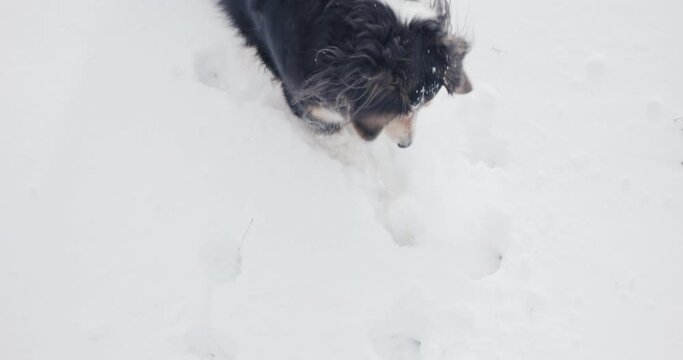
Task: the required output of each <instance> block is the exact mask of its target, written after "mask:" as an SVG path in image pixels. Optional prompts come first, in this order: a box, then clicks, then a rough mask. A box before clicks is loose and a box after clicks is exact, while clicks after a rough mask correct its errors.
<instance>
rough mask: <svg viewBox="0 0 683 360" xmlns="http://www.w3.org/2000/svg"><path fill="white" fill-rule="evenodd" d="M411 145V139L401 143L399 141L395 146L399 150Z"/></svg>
mask: <svg viewBox="0 0 683 360" xmlns="http://www.w3.org/2000/svg"><path fill="white" fill-rule="evenodd" d="M412 144H413V140H412V139H406V140H401V141H399V142H398V143H397V144H396V145H398V147H400V148H401V149H405V148H407V147H409V146H410V145H412Z"/></svg>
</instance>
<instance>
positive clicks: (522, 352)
mask: <svg viewBox="0 0 683 360" xmlns="http://www.w3.org/2000/svg"><path fill="white" fill-rule="evenodd" d="M452 8H453V9H452V13H453V16H454V25H455V26H454V28H455V29H457V30H458V31H460V32H461V33H463V34H464V35H465V36H466V37H467V38H469V39H472V40H473V43H474V45H473V51H472V52H471V53H470V55H469V56H468V58H467V59H466V68H467V70H468V73H469V75H470V78H471V79H472V81H473V84H474V86H475V91H473V92H472V93H471V94H469V95H466V96H457V97H449V96H447V95H446V94H444V93H441V94H439V96H438V97H437V98H436V99H435V101H434V104H433V105H432V106H431V107H429V108H427V109H425V110H423V111H422V112H421V113H420V114H419V119H418V133H417V135H416V140H415V142H414V144H413V146H412V147H411V148H409V149H406V150H402V149H399V148H398V147H396V146H395V144H392V143H390V141H389V140H388V139H386V138H380V139H379V140H377V141H375V142H372V143H366V142H364V141H362V140H359V139H358V138H357V137H356V136H355V135H354V134H353V132H352V131H348V132H346V133H344V134H342V135H340V136H336V137H329V138H328V137H316V136H313V135H311V134H309V133H308V132H306V131H305V130H304V129H303V127H302V125H301V124H300V121H299V120H298V119H296V118H295V117H294V116H293V115H291V114H290V113H289V110H288V108H287V106H286V105H285V103H284V101H283V99H282V97H281V94H280V92H279V90H278V86H277V84H275V83H273V82H272V81H271V77H270V76H269V74H268V73H267V72H266V71H265V69H264V67H263V66H261V65H259V63H258V62H257V61H256V60H255V57H254V56H253V55H252V51H250V50H247V49H244V48H243V47H242V46H241V41H240V40H239V39H238V38H237V37H236V36H235V35H234V32H233V31H232V30H230V29H229V27H228V26H227V25H226V21H225V19H224V18H223V17H222V16H221V15H220V13H219V12H218V11H217V10H216V8H215V7H214V5H213V4H212V2H211V0H194V1H183V0H135V1H133V0H117V1H114V0H97V1H93V0H69V1H58V0H57V1H54V0H53V1H49V0H32V1H9V0H5V1H2V2H0V172H1V173H0V359H7V360H15V359H21V360H23V359H73V360H79V359H126V360H137V359H165V360H172V359H186V360H190V359H219V360H228V359H235V360H270V359H282V360H289V359H291V360H294V359H301V360H308V359H311V360H334V359H344V360H348V359H354V360H359V359H376V360H417V359H420V360H437V359H467V360H469V359H483V360H493V359H501V360H503V359H505V360H507V359H539V360H546V359H553V360H559V359H596V360H598V359H599V360H605V359H620V360H625V359H658V360H666V359H672V360H673V359H681V358H683V264H682V260H683V163H682V162H683V71H681V64H683V46H682V45H681V34H683V22H682V21H681V16H680V15H681V13H683V3H681V2H680V1H673V0H660V1H644V0H633V1H617V0H600V1H590V0H573V1H569V0H553V1H547V0H524V1H506V0H480V1H475V0H455V1H453V4H452ZM250 224H251V225H250Z"/></svg>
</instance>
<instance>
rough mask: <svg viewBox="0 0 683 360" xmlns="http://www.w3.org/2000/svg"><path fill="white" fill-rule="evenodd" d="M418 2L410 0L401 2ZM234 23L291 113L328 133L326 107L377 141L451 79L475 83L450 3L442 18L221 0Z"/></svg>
mask: <svg viewBox="0 0 683 360" xmlns="http://www.w3.org/2000/svg"><path fill="white" fill-rule="evenodd" d="M392 1H411V0H392ZM219 3H220V5H221V6H222V8H223V9H224V10H225V12H226V13H227V14H228V15H229V18H230V19H231V21H232V23H233V25H234V26H235V27H236V28H237V29H238V30H239V31H240V33H241V35H242V36H243V37H244V38H245V41H246V44H247V45H248V46H252V47H254V48H255V49H256V51H257V54H258V56H259V57H260V59H261V60H262V61H263V63H264V64H265V65H266V67H268V69H269V70H270V71H271V72H272V73H273V75H274V76H275V77H276V78H277V79H279V80H280V81H281V82H282V87H283V92H284V95H285V98H286V99H287V102H288V104H289V106H290V108H291V109H292V112H293V113H294V114H295V115H297V116H299V117H301V118H304V119H305V120H306V121H307V123H308V124H309V125H310V126H311V127H312V128H314V129H315V130H316V131H319V132H328V133H329V132H336V131H338V130H339V129H340V128H341V126H342V124H336V123H335V124H330V123H329V122H326V121H325V119H317V118H315V117H314V116H313V115H312V114H311V113H312V111H311V109H312V108H315V107H323V108H325V109H329V110H332V111H334V112H337V113H339V114H341V116H342V117H344V118H345V119H347V121H348V122H351V123H353V125H354V127H355V128H356V130H358V133H359V134H360V135H361V136H362V137H363V138H365V139H368V140H371V139H374V138H375V137H376V136H377V135H378V134H379V133H380V132H381V131H382V129H383V128H384V126H386V125H387V124H388V123H389V122H391V121H392V120H393V119H396V118H399V117H405V116H413V113H414V112H416V111H417V109H418V108H419V107H420V106H421V105H422V104H423V103H425V102H427V101H429V100H431V98H433V97H434V96H435V95H436V93H437V92H438V91H439V89H440V88H441V87H442V86H443V87H445V88H446V90H447V91H448V92H449V93H454V92H455V93H465V92H468V91H469V90H470V89H471V86H470V85H469V80H468V79H467V76H466V75H465V73H464V71H463V69H462V60H463V58H464V56H465V54H466V53H467V51H468V50H469V45H468V44H467V42H466V41H464V40H463V39H461V38H458V37H456V36H454V35H453V34H452V33H451V31H450V14H449V3H448V1H447V0H435V1H434V2H432V3H431V10H432V11H433V14H434V16H432V17H429V18H420V17H416V18H413V19H406V18H402V14H400V13H397V12H396V11H395V9H393V8H391V7H390V6H389V5H387V3H385V2H384V1H382V0H220V1H219Z"/></svg>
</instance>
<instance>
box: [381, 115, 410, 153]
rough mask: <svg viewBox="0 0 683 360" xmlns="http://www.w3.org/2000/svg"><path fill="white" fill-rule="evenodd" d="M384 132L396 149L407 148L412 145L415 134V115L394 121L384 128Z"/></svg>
mask: <svg viewBox="0 0 683 360" xmlns="http://www.w3.org/2000/svg"><path fill="white" fill-rule="evenodd" d="M384 131H386V134H387V136H389V138H390V139H391V140H392V141H393V142H395V143H396V144H397V145H398V147H400V148H402V149H404V148H407V147H409V146H410V145H411V144H412V143H413V136H414V134H415V114H414V113H413V114H409V115H406V116H401V117H399V118H396V119H394V120H393V121H392V122H390V123H389V124H388V125H387V126H386V127H385V128H384Z"/></svg>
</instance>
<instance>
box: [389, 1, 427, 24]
mask: <svg viewBox="0 0 683 360" xmlns="http://www.w3.org/2000/svg"><path fill="white" fill-rule="evenodd" d="M377 1H378V2H382V3H384V4H386V5H387V6H388V7H389V8H390V9H391V10H393V11H394V13H395V14H396V16H397V17H398V18H399V19H401V20H402V21H404V22H406V23H409V22H410V21H412V20H423V19H434V18H436V17H437V14H436V11H435V10H434V8H432V6H431V5H430V4H429V2H428V1H426V0H377Z"/></svg>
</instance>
